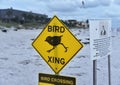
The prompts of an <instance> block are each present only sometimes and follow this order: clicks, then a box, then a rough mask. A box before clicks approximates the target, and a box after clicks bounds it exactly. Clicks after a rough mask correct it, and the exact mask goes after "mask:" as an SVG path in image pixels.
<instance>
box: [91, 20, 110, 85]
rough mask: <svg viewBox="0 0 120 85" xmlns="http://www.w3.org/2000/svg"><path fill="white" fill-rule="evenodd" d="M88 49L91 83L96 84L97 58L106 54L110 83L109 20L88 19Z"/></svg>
mask: <svg viewBox="0 0 120 85" xmlns="http://www.w3.org/2000/svg"><path fill="white" fill-rule="evenodd" d="M89 23H90V50H91V59H92V60H93V85H97V71H96V67H97V64H96V63H97V59H100V58H104V57H107V56H108V74H109V76H108V79H109V85H111V71H110V54H111V21H110V20H90V22H89Z"/></svg>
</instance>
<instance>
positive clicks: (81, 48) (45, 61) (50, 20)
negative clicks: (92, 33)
mask: <svg viewBox="0 0 120 85" xmlns="http://www.w3.org/2000/svg"><path fill="white" fill-rule="evenodd" d="M54 18H57V19H58V20H59V22H60V23H62V25H63V26H65V28H66V29H67V30H68V31H69V33H70V34H71V35H72V36H73V37H74V38H75V39H76V40H77V41H78V43H80V44H81V48H80V49H79V50H78V51H77V52H76V53H75V54H74V55H73V56H72V57H71V58H70V59H69V61H68V62H67V63H66V64H65V65H64V66H63V67H62V68H61V69H60V70H59V71H58V72H56V71H55V70H54V69H53V68H52V67H51V66H50V65H49V64H48V63H47V61H46V60H45V59H44V57H43V56H42V55H41V53H39V51H38V50H37V49H36V48H35V47H34V45H33V43H34V42H35V41H36V40H37V39H38V37H39V36H40V35H41V33H42V32H43V31H44V30H45V28H46V27H47V26H48V25H49V23H50V22H51V21H52V20H53V19H54ZM41 33H40V34H39V35H38V36H37V37H36V38H35V40H34V41H33V42H32V46H33V47H34V49H35V50H36V51H37V52H38V53H39V55H40V56H41V57H42V58H43V59H44V60H45V62H46V63H47V64H48V65H49V66H50V68H51V69H52V70H53V71H54V72H55V74H59V72H60V71H61V70H62V69H63V68H64V67H65V66H66V65H67V64H68V63H69V62H70V60H71V59H72V58H73V57H74V56H75V55H76V54H77V53H78V52H79V51H80V50H81V49H82V48H83V47H84V45H83V43H81V42H79V40H78V39H77V38H76V37H75V36H74V35H73V34H72V33H71V31H70V30H69V29H68V27H67V26H66V25H65V24H64V23H63V22H62V21H61V20H60V19H59V18H58V17H57V16H56V15H54V17H53V18H52V19H51V20H50V21H49V22H48V24H47V25H46V26H45V27H44V29H43V30H42V31H41Z"/></svg>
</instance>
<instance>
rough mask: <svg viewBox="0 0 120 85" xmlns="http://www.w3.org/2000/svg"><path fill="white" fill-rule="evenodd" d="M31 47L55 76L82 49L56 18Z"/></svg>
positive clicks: (55, 17) (81, 45)
mask: <svg viewBox="0 0 120 85" xmlns="http://www.w3.org/2000/svg"><path fill="white" fill-rule="evenodd" d="M32 46H33V47H34V48H35V49H36V51H37V52H38V53H39V54H40V56H41V57H42V58H43V59H44V60H45V61H46V63H47V64H48V65H49V66H50V67H51V68H52V70H53V71H54V72H55V73H56V74H58V73H59V72H60V71H61V70H62V69H63V67H64V66H65V65H66V64H67V63H68V62H69V61H70V60H71V59H72V58H73V57H74V56H75V54H77V52H78V51H79V50H80V49H82V48H83V44H82V43H81V42H79V41H78V40H77V38H76V37H75V36H74V35H73V34H72V33H71V32H70V31H69V29H68V28H67V27H66V26H65V25H64V24H63V23H62V21H61V20H59V19H58V17H57V16H54V17H53V18H52V19H51V20H50V22H49V23H48V24H47V26H46V27H45V28H44V29H43V31H42V32H41V33H40V34H39V35H38V37H37V38H36V39H35V40H34V41H33V43H32Z"/></svg>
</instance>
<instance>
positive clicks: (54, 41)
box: [45, 35, 68, 52]
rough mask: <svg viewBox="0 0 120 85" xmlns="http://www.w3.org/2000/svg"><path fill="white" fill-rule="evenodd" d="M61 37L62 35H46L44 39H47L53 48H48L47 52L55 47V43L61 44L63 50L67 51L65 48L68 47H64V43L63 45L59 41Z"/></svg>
mask: <svg viewBox="0 0 120 85" xmlns="http://www.w3.org/2000/svg"><path fill="white" fill-rule="evenodd" d="M61 37H62V35H61V36H53V37H51V36H48V37H47V38H46V40H45V41H47V42H48V43H49V44H50V45H52V46H53V48H52V49H50V50H48V51H47V52H51V51H52V50H53V49H55V47H56V46H57V45H59V44H61V45H62V46H63V47H64V48H65V52H67V48H68V47H65V45H64V44H63V43H61Z"/></svg>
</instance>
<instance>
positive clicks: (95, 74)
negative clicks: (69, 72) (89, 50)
mask: <svg viewBox="0 0 120 85" xmlns="http://www.w3.org/2000/svg"><path fill="white" fill-rule="evenodd" d="M96 68H97V60H93V85H97V70H96Z"/></svg>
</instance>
